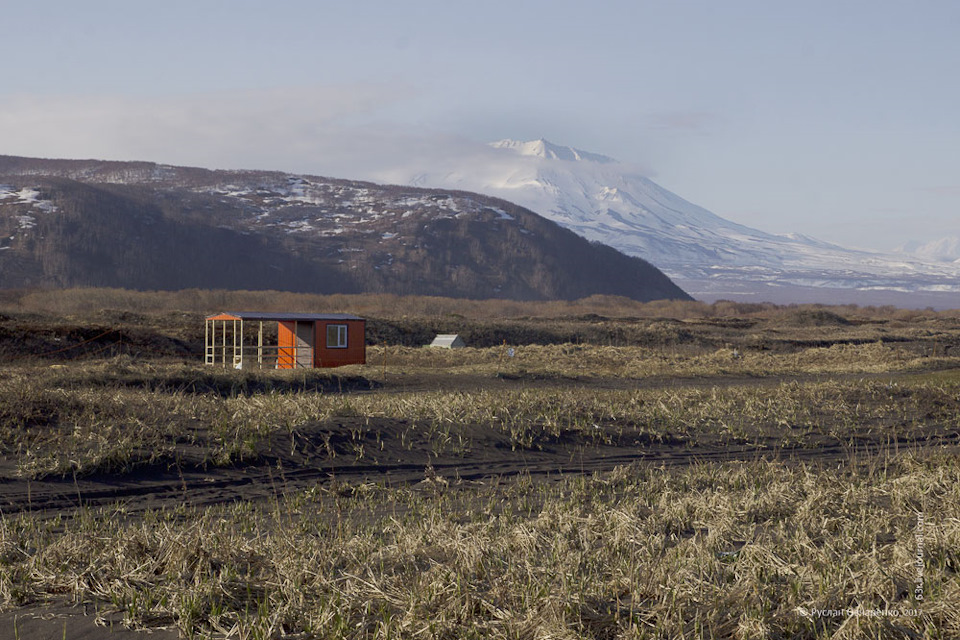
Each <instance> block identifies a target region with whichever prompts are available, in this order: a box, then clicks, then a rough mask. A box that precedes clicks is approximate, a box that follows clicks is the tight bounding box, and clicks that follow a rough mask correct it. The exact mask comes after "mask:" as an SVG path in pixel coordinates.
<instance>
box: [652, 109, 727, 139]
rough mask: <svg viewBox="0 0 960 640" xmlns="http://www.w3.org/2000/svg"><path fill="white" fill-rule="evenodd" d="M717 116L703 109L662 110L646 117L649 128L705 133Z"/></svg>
mask: <svg viewBox="0 0 960 640" xmlns="http://www.w3.org/2000/svg"><path fill="white" fill-rule="evenodd" d="M716 120H717V116H716V115H714V114H712V113H707V112H703V111H664V112H660V113H651V114H649V115H648V116H647V117H646V121H647V126H648V127H649V128H651V129H656V130H660V131H668V132H673V133H692V134H700V135H702V134H707V133H709V132H710V127H711V126H712V125H713V124H715V123H716Z"/></svg>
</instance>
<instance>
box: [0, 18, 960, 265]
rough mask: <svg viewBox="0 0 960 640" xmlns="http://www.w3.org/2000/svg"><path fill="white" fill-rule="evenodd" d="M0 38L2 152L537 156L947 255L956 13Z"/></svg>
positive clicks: (258, 25)
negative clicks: (508, 148)
mask: <svg viewBox="0 0 960 640" xmlns="http://www.w3.org/2000/svg"><path fill="white" fill-rule="evenodd" d="M11 5H12V6H11ZM0 19H2V21H3V23H4V25H5V28H4V36H3V38H2V39H0V56H2V59H3V60H4V61H5V62H6V64H5V65H4V67H5V70H4V73H3V81H2V82H0V154H5V155H22V156H31V157H56V158H99V159H109V160H149V161H155V162H162V163H169V164H182V165H191V166H203V167H209V168H222V169H239V168H246V169H276V170H283V171H292V172H301V173H311V174H316V175H324V176H330V177H338V178H354V179H375V178H376V176H377V175H382V173H383V171H384V170H385V169H388V168H390V167H391V166H394V167H395V166H397V165H398V164H417V163H428V162H436V161H437V159H438V158H441V159H442V158H443V157H444V156H445V155H448V154H451V153H456V151H457V150H458V149H467V148H470V147H471V146H475V145H478V144H483V143H487V142H492V141H496V140H500V139H504V138H513V139H517V140H532V139H537V138H545V139H547V140H550V141H551V142H554V143H556V144H560V145H570V146H573V147H577V148H579V149H583V150H586V151H590V152H594V153H599V154H603V155H607V156H611V157H614V158H617V159H619V160H621V161H624V162H627V163H630V164H634V165H637V166H640V167H643V169H644V172H645V173H646V174H647V175H648V177H650V178H652V179H653V180H654V181H656V182H658V183H659V184H661V185H662V186H664V187H666V188H667V189H670V190H671V191H673V192H675V193H677V194H678V195H680V196H681V197H684V198H686V199H687V200H690V201H691V202H694V203H696V204H698V205H700V206H703V207H705V208H707V209H709V210H711V211H713V212H714V213H716V214H718V215H720V216H723V217H725V218H728V219H730V220H733V221H735V222H739V223H742V224H746V225H749V226H752V227H756V228H758V229H761V230H764V231H769V232H774V233H789V232H797V233H803V234H806V235H810V236H814V237H817V238H820V239H823V240H827V241H830V242H835V243H838V244H842V245H845V246H853V247H861V248H869V249H880V250H889V249H894V248H896V247H898V246H901V245H903V244H904V243H906V242H908V241H915V242H919V243H923V242H930V241H934V240H937V239H940V238H943V237H945V236H960V117H958V114H960V82H957V81H956V77H957V69H960V38H957V37H956V34H958V33H960V3H958V2H955V1H953V0H944V1H929V0H911V1H909V2H908V1H906V0H903V1H892V0H870V1H860V0H829V1H822V0H805V1H804V2H787V1H785V0H783V1H781V0H762V1H760V0H757V1H738V0H730V1H728V2H718V1H716V0H670V1H668V0H632V1H619V0H618V1H609V2H603V1H602V0H592V1H591V2H586V1H581V2H572V1H569V0H554V1H552V2H547V1H524V0H509V1H501V0H487V1H485V2H470V3H467V2H456V1H451V0H445V1H442V2H441V1H433V0H406V1H405V2H397V1H396V0H392V1H381V0H369V1H362V0H361V1H356V2H347V1H345V0H329V1H327V0H312V1H310V0H271V1H270V2H267V1H265V0H264V1H262V2H253V1H249V0H229V1H226V0H223V1H214V0H189V1H182V0H165V1H164V2H162V3H160V2H131V1H130V0H122V1H120V0H117V1H107V0H85V1H84V2H76V1H75V0H60V1H55V0H29V1H27V0H11V2H7V3H4V7H3V9H2V11H0Z"/></svg>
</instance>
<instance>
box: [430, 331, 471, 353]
mask: <svg viewBox="0 0 960 640" xmlns="http://www.w3.org/2000/svg"><path fill="white" fill-rule="evenodd" d="M428 346H431V347H439V348H441V349H463V348H464V347H465V346H467V343H466V342H464V341H463V338H461V337H460V336H458V335H457V334H455V333H439V334H437V337H436V338H434V339H433V342H431V343H430V344H429V345H428Z"/></svg>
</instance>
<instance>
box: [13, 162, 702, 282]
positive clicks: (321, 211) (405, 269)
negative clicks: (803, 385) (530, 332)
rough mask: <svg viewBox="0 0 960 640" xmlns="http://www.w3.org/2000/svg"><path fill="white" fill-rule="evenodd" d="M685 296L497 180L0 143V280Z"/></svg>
mask: <svg viewBox="0 0 960 640" xmlns="http://www.w3.org/2000/svg"><path fill="white" fill-rule="evenodd" d="M31 286H43V287H69V286H106V287H127V288H135V289H182V288H224V289H279V290H288V291H303V292H316V293H359V292H388V293H397V294H420V295H443V296H452V297H469V298H477V299H485V298H512V299H521V300H522V299H576V298H583V297H587V296H590V295H594V294H608V295H620V296H626V297H630V298H633V299H636V300H654V299H689V296H687V294H685V293H684V292H683V291H682V290H681V289H680V288H678V287H677V286H676V285H674V284H673V283H672V282H671V281H670V280H669V279H668V278H667V277H666V276H665V275H664V274H663V273H661V272H660V271H659V270H657V269H656V268H654V267H652V266H651V265H650V264H649V263H647V262H646V261H644V260H642V259H640V258H636V257H630V256H626V255H624V254H622V253H620V252H618V251H616V250H614V249H612V248H610V247H607V246H603V245H600V244H596V243H591V242H589V241H587V240H585V239H584V238H582V237H580V236H578V235H576V234H575V233H573V232H571V231H569V230H567V229H564V228H562V227H561V226H559V225H557V224H556V223H554V222H551V221H549V220H546V219H545V218H542V217H541V216H538V215H536V214H534V213H532V212H530V211H528V210H526V209H523V208H521V207H518V206H516V205H514V204H511V203H509V202H505V201H502V200H499V199H496V198H493V197H490V196H482V195H478V194H470V193H462V192H452V191H449V190H445V191H444V190H431V189H423V188H415V187H410V186H404V187H397V186H394V187H385V186H381V185H376V184H372V183H364V182H354V181H348V180H334V179H328V178H319V177H314V176H306V175H293V174H286V173H279V172H267V171H209V170H205V169H195V168H185V167H173V166H168V165H158V164H153V163H149V162H103V161H97V160H39V159H31V158H20V157H11V156H0V288H17V287H31Z"/></svg>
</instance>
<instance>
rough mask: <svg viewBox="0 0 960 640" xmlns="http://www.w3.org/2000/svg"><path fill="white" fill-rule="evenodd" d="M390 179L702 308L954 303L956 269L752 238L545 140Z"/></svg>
mask: <svg viewBox="0 0 960 640" xmlns="http://www.w3.org/2000/svg"><path fill="white" fill-rule="evenodd" d="M388 179H390V180H392V181H394V182H398V183H406V184H415V185H417V186H428V187H441V188H456V189H461V190H465V191H476V192H479V193H484V194H488V195H493V196H497V197H500V198H503V199H505V200H509V201H511V202H514V203H516V204H519V205H521V206H523V207H526V208H528V209H531V210H533V211H535V212H537V213H539V214H541V215H543V216H545V217H548V218H550V219H552V220H554V221H556V222H558V223H559V224H561V225H563V226H566V227H568V228H570V229H572V230H574V231H576V232H577V233H578V234H580V235H582V236H584V237H586V238H588V239H590V240H595V241H598V242H602V243H604V244H608V245H611V246H613V247H616V248H617V249H619V250H621V251H623V252H624V253H627V254H630V255H636V256H640V257H642V258H644V259H646V260H649V261H650V262H652V263H653V264H654V265H656V266H658V267H660V268H661V269H663V270H664V271H665V272H666V273H667V274H668V275H670V276H671V277H672V278H674V279H675V280H676V281H677V282H678V283H680V284H681V286H684V288H685V289H686V290H687V291H689V292H691V293H693V294H694V295H695V296H697V295H698V294H699V296H700V297H703V298H704V299H709V298H714V299H715V298H717V297H726V296H725V294H729V297H733V298H745V297H746V298H752V299H757V298H756V296H761V298H759V299H775V298H776V297H777V296H776V295H767V294H771V293H772V292H774V290H775V289H776V288H778V287H786V288H790V290H791V291H794V292H795V288H797V287H801V288H806V289H811V288H813V289H835V290H840V291H842V290H846V291H852V290H857V291H878V290H889V291H896V292H936V293H951V294H952V293H960V264H956V263H952V262H945V261H942V260H941V261H938V260H934V259H929V258H927V256H922V255H904V254H892V255H888V254H881V253H877V252H870V251H862V250H856V249H847V248H844V247H840V246H837V245H833V244H830V243H827V242H823V241H820V240H816V239H814V238H810V237H807V236H804V235H800V234H790V235H775V234H771V233H766V232H764V231H760V230H757V229H752V228H750V227H746V226H744V225H740V224H737V223H734V222H731V221H729V220H726V219H724V218H721V217H720V216H717V215H715V214H713V213H711V212H710V211H708V210H706V209H704V208H702V207H699V206H697V205H695V204H692V203H690V202H687V201H686V200H684V199H683V198H681V197H679V196H677V195H676V194H674V193H671V192H670V191H667V190H666V189H664V188H663V187H660V186H659V185H657V184H656V183H654V182H653V181H651V180H650V179H648V178H646V177H645V176H644V175H643V174H642V171H641V170H640V169H638V168H637V167H632V166H630V165H628V164H625V163H621V162H618V161H616V160H614V159H612V158H608V157H606V156H601V155H597V154H592V153H587V152H585V151H581V150H579V149H574V148H572V147H564V146H560V145H555V144H552V143H550V142H548V141H546V140H542V139H541V140H534V141H529V142H519V141H514V140H501V141H499V142H495V143H492V144H491V145H490V146H489V149H488V150H486V151H485V152H481V153H477V154H475V155H472V156H469V157H466V156H465V157H460V158H453V159H447V161H446V162H445V166H444V168H443V170H438V171H422V170H421V171H416V170H398V171H396V172H392V173H391V174H390V175H389V177H388ZM762 296H766V297H765V298H764V297H762ZM858 300H863V298H862V297H861V298H858Z"/></svg>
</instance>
